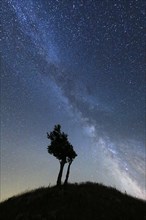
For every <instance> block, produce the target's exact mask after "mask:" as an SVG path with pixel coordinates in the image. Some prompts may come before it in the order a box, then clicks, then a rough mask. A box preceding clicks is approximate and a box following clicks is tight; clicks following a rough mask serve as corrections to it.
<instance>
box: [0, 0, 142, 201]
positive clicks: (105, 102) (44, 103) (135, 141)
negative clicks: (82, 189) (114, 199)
mask: <svg viewBox="0 0 146 220" xmlns="http://www.w3.org/2000/svg"><path fill="white" fill-rule="evenodd" d="M145 7H146V3H145V1H144V0H74V1H73V0H29V1H28V0H2V11H1V14H2V41H1V42H2V43H1V50H2V65H1V199H6V198H8V197H10V196H13V195H15V194H18V193H21V192H24V191H26V190H31V189H34V188H37V187H41V186H48V185H49V184H50V185H54V184H55V182H56V178H57V175H58V172H59V162H58V160H57V159H56V158H54V157H53V156H52V155H50V154H48V153H47V146H48V145H49V143H50V142H49V140H48V139H47V135H46V132H50V131H51V130H53V128H54V125H55V124H58V123H59V124H61V126H62V130H63V131H64V132H65V133H67V134H68V135H69V141H70V142H71V144H72V145H73V146H74V150H75V151H76V152H77V154H78V157H77V158H75V160H74V162H73V164H72V166H71V174H70V179H69V180H70V182H83V181H93V182H99V183H103V184H104V185H110V186H113V187H116V188H117V189H119V190H121V191H123V192H124V193H125V191H126V193H127V194H131V195H132V196H134V197H135V196H136V197H139V198H143V199H146V191H145V190H146V174H145V172H146V145H145V143H146V139H145V132H146V129H145V69H146V65H145V30H144V23H145Z"/></svg>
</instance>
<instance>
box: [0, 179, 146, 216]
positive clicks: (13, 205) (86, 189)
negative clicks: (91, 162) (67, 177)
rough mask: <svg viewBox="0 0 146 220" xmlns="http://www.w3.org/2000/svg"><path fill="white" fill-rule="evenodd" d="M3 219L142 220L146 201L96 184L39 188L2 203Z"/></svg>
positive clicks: (145, 210) (0, 210)
mask: <svg viewBox="0 0 146 220" xmlns="http://www.w3.org/2000/svg"><path fill="white" fill-rule="evenodd" d="M0 218H1V219H2V220H9V219H10V220H78V219H80V220H81V219H83V220H98V219H99V220H108V219H112V220H114V219H115V220H143V219H146V202H145V201H142V200H139V199H136V198H133V197H131V196H128V195H126V194H123V193H121V192H119V191H118V190H116V189H114V188H111V187H106V186H103V185H101V184H97V183H90V182H87V183H80V184H69V185H68V186H67V187H63V186H62V187H60V188H58V187H55V186H54V187H47V188H45V187H44V188H39V189H36V190H33V191H30V192H27V193H24V194H22V195H18V196H14V197H12V198H10V199H8V200H6V201H4V202H2V203H0Z"/></svg>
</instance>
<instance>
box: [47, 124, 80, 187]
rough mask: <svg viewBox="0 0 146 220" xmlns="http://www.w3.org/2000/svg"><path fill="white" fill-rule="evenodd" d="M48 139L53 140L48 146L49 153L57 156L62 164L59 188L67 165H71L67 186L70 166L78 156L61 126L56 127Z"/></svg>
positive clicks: (48, 134) (58, 179)
mask: <svg viewBox="0 0 146 220" xmlns="http://www.w3.org/2000/svg"><path fill="white" fill-rule="evenodd" d="M47 137H48V139H50V140H51V144H50V145H49V146H48V153H50V154H52V155H53V156H55V157H56V158H57V159H58V160H59V162H60V170H59V174H58V178H57V186H60V185H61V178H62V174H63V169H64V165H65V163H69V165H68V169H67V174H66V179H65V182H64V184H67V181H68V177H69V172H70V166H71V164H72V161H73V159H74V158H75V157H76V156H77V154H76V152H75V151H74V150H73V146H72V145H71V144H70V142H69V141H68V136H67V134H65V133H64V132H61V125H59V124H58V125H55V127H54V130H53V131H52V132H50V133H47Z"/></svg>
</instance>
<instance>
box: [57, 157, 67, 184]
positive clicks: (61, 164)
mask: <svg viewBox="0 0 146 220" xmlns="http://www.w3.org/2000/svg"><path fill="white" fill-rule="evenodd" d="M64 164H65V163H64V162H63V161H61V162H60V171H59V174H58V178H57V186H60V185H61V178H62V173H63V168H64Z"/></svg>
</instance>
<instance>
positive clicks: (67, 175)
mask: <svg viewBox="0 0 146 220" xmlns="http://www.w3.org/2000/svg"><path fill="white" fill-rule="evenodd" d="M71 164H72V161H71V162H69V164H68V168H67V173H66V178H65V181H64V185H66V184H67V183H68V177H69V173H70V166H71Z"/></svg>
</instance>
